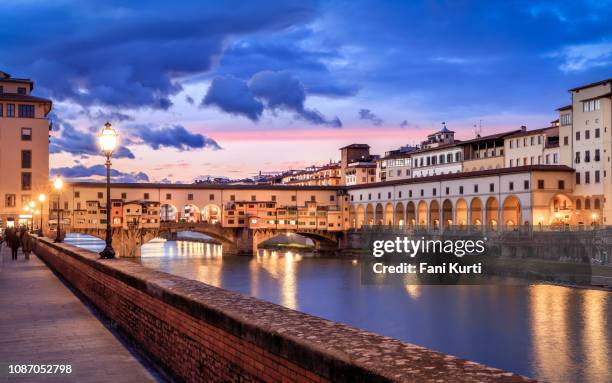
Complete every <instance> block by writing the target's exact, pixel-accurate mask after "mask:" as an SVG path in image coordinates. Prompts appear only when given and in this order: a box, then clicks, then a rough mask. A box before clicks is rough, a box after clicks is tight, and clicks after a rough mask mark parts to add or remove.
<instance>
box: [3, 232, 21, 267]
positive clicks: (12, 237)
mask: <svg viewBox="0 0 612 383" xmlns="http://www.w3.org/2000/svg"><path fill="white" fill-rule="evenodd" d="M6 242H7V244H8V247H10V248H11V258H12V260H13V261H15V260H17V251H18V250H19V246H21V239H20V238H19V233H17V230H15V229H14V228H10V232H8V233H7V239H6Z"/></svg>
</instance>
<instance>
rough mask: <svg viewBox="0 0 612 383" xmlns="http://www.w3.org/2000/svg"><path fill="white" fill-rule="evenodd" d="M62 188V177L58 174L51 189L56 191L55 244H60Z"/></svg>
mask: <svg viewBox="0 0 612 383" xmlns="http://www.w3.org/2000/svg"><path fill="white" fill-rule="evenodd" d="M63 187H64V181H63V180H62V177H60V175H59V174H58V175H57V176H55V180H54V181H53V188H54V189H55V190H56V191H57V225H56V226H57V228H56V230H55V241H53V242H55V243H59V242H62V236H61V233H60V231H61V229H62V214H61V211H62V210H61V208H60V204H61V196H62V188H63Z"/></svg>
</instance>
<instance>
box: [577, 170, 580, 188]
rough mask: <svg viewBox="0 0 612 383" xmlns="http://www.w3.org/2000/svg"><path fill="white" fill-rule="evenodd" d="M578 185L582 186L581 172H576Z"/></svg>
mask: <svg viewBox="0 0 612 383" xmlns="http://www.w3.org/2000/svg"><path fill="white" fill-rule="evenodd" d="M576 185H580V172H576Z"/></svg>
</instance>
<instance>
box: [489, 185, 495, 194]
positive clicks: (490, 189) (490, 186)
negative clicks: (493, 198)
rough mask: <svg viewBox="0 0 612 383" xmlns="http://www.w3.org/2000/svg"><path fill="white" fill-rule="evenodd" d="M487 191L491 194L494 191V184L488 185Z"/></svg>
mask: <svg viewBox="0 0 612 383" xmlns="http://www.w3.org/2000/svg"><path fill="white" fill-rule="evenodd" d="M489 191H490V192H491V193H493V192H494V191H495V184H489Z"/></svg>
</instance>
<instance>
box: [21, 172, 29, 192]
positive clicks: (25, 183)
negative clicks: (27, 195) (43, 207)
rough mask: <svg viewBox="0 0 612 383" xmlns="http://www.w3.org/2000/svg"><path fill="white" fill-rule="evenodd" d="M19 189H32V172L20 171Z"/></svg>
mask: <svg viewBox="0 0 612 383" xmlns="http://www.w3.org/2000/svg"><path fill="white" fill-rule="evenodd" d="M21 190H32V173H30V172H23V173H21Z"/></svg>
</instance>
